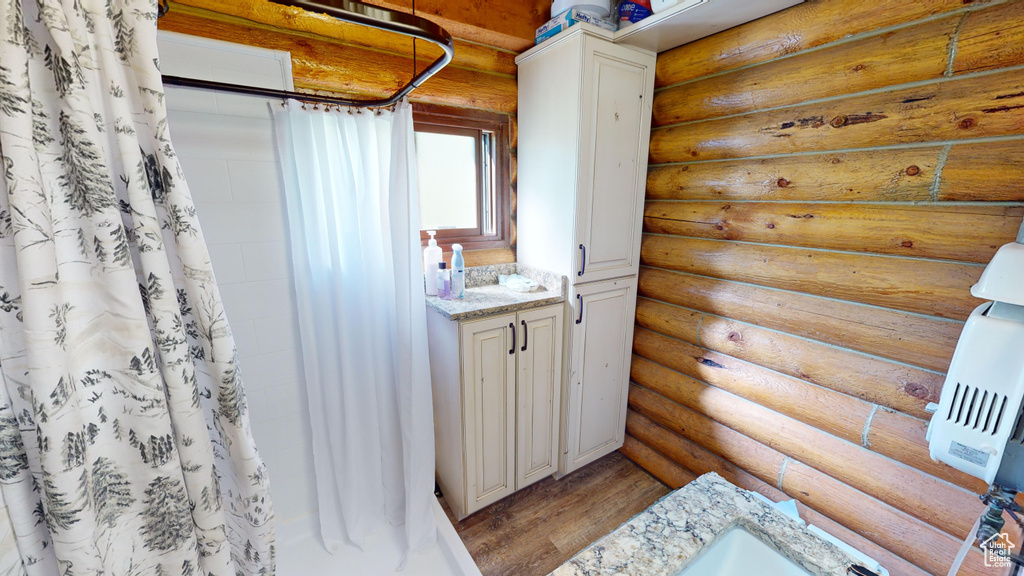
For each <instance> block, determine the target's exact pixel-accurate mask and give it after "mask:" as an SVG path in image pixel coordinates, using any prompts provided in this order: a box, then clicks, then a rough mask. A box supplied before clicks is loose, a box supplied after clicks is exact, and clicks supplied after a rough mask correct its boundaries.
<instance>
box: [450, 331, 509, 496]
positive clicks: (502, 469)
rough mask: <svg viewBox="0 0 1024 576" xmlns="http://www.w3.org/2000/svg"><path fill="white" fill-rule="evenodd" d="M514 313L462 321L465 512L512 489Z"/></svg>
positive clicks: (505, 494)
mask: <svg viewBox="0 0 1024 576" xmlns="http://www.w3.org/2000/svg"><path fill="white" fill-rule="evenodd" d="M516 330H517V327H516V316H515V314H507V315H504V316H498V317H497V318H488V319H485V320H479V321H475V322H466V323H464V324H462V378H463V386H462V389H463V394H464V398H463V403H462V406H463V418H464V426H465V436H464V438H465V451H466V452H465V459H466V468H465V473H466V514H470V513H472V512H475V511H477V510H479V509H481V508H483V507H484V506H487V505H488V504H491V503H493V502H496V501H498V500H500V499H502V498H504V497H505V496H508V495H509V494H511V493H512V492H514V491H515V482H516V468H515V441H516V437H515V425H516V421H515V416H516V412H515V411H516V405H515V402H516V395H515V382H516V352H517V348H516V337H515V335H514V332H515V331H516Z"/></svg>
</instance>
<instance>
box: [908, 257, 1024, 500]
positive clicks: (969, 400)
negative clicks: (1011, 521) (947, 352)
mask: <svg viewBox="0 0 1024 576" xmlns="http://www.w3.org/2000/svg"><path fill="white" fill-rule="evenodd" d="M971 294H973V295H974V296H976V297H978V298H984V299H986V300H991V302H986V303H985V304H982V305H981V306H978V308H977V309H975V310H974V312H973V313H972V314H971V316H970V318H968V319H967V323H966V324H965V325H964V329H963V332H962V333H961V334H960V341H959V342H958V343H957V347H956V352H954V354H953V361H952V363H951V364H950V366H949V371H948V373H947V375H946V382H945V385H943V387H942V396H941V398H940V401H939V405H938V408H937V410H936V411H935V414H934V415H933V416H932V419H931V423H930V424H929V426H928V441H929V447H930V451H931V456H932V459H934V460H939V461H941V462H945V463H946V464H949V465H950V466H952V467H954V468H956V469H957V470H960V471H962V472H966V473H967V474H970V475H972V476H976V477H978V478H981V479H982V480H984V481H985V482H987V483H989V484H993V483H997V484H1000V485H1002V486H1005V487H1008V488H1012V489H1014V490H1021V489H1024V468H1022V465H1024V462H1022V461H1021V459H1022V455H1021V452H1024V419H1022V416H1024V412H1022V405H1024V244H1016V243H1014V244H1007V245H1006V246H1003V247H1002V248H1000V249H999V251H998V252H997V253H996V255H995V257H993V258H992V262H991V263H989V265H988V267H987V268H985V272H984V273H982V276H981V280H979V282H978V283H977V284H975V285H974V287H973V288H971Z"/></svg>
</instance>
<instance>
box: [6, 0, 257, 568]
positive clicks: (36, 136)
mask: <svg viewBox="0 0 1024 576" xmlns="http://www.w3.org/2000/svg"><path fill="white" fill-rule="evenodd" d="M159 74H160V73H159V70H158V59H157V51H156V2H155V0H63V1H60V0H0V171H2V174H3V178H0V372H2V381H0V384H2V385H0V489H2V496H3V501H4V502H5V503H6V505H7V515H9V518H10V528H11V529H12V530H13V534H14V538H13V539H11V538H3V539H0V569H4V570H10V571H11V572H12V573H27V574H30V575H36V574H38V575H46V576H53V575H55V574H60V575H64V576H80V575H99V574H104V575H108V574H109V575H113V576H117V575H124V576H129V575H137V576H142V575H157V576H159V575H172V574H173V575H182V576H192V575H196V576H199V575H202V576H208V575H209V576H236V575H270V574H273V573H274V545H273V509H272V506H271V503H270V499H269V486H268V481H267V474H266V468H265V466H264V464H263V463H262V461H261V460H260V457H259V454H258V452H257V451H256V447H255V444H254V441H253V438H252V433H251V429H250V428H249V424H248V415H247V409H246V402H245V394H244V391H243V388H242V382H241V377H240V373H239V369H238V364H237V354H236V352H235V347H234V341H233V339H232V336H231V330H230V328H229V326H228V322H227V318H226V317H225V314H224V309H223V306H222V303H221V299H220V295H219V292H218V290H217V286H216V283H215V281H214V277H213V269H212V266H211V264H210V259H209V254H208V251H207V248H206V244H205V242H204V240H203V236H202V232H201V231H200V228H199V221H198V219H197V217H196V211H195V207H194V205H193V203H192V200H191V196H190V194H189V192H188V188H187V186H186V184H185V181H184V178H183V176H182V171H181V167H180V165H179V163H178V160H177V158H176V157H175V154H174V150H173V147H172V146H171V141H170V135H169V131H168V126H167V114H166V109H165V106H164V100H163V97H164V96H163V88H162V84H161V80H160V75H159ZM3 518H4V515H0V520H2V519H3ZM6 528H7V527H6V526H5V527H3V528H0V534H7V533H9V532H10V530H7V529H6ZM12 540H13V542H12ZM11 543H13V544H16V546H11V545H10V544H11ZM4 547H6V550H4ZM4 552H7V554H6V555H5V554H4ZM15 554H16V555H17V556H18V557H19V558H20V562H18V561H12V558H11V556H12V555H15Z"/></svg>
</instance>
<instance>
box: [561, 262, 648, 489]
mask: <svg viewBox="0 0 1024 576" xmlns="http://www.w3.org/2000/svg"><path fill="white" fill-rule="evenodd" d="M635 308H636V278H620V279H618V280H609V281H605V282H596V283H593V284H584V285H581V286H577V287H575V289H574V291H573V313H574V316H573V318H571V319H570V320H569V321H570V322H573V326H572V352H571V354H572V359H571V362H570V368H569V382H568V387H567V390H568V393H569V398H568V402H567V411H566V412H567V415H566V419H567V430H566V446H565V452H564V456H565V460H564V466H563V467H562V469H560V470H559V472H560V473H562V474H568V473H569V472H572V471H573V470H576V469H578V468H580V467H582V466H584V465H586V464H589V463H590V462H593V461H594V460H596V459H598V458H600V457H601V456H604V455H605V454H608V453H610V452H612V451H614V450H618V449H619V448H621V447H622V442H623V440H624V438H625V431H626V396H627V393H628V392H629V366H630V359H631V357H632V354H631V351H632V347H633V316H634V311H635Z"/></svg>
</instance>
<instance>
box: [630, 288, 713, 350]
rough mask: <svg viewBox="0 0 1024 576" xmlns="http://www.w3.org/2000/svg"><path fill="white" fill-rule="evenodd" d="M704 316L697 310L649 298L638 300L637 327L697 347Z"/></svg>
mask: <svg viewBox="0 0 1024 576" xmlns="http://www.w3.org/2000/svg"><path fill="white" fill-rule="evenodd" d="M703 320H704V314H703V313H702V312H698V311H696V310H691V309H688V308H681V307H679V306H673V305H671V304H665V303H664V302H659V301H658V300H651V299H649V298H637V301H636V325H637V326H641V327H643V328H647V329H648V330H653V331H655V332H660V333H662V334H666V335H668V336H671V337H673V338H678V339H680V340H682V341H684V342H689V343H690V344H693V345H695V346H697V345H700V339H699V337H698V336H697V333H698V331H699V330H700V324H701V322H702V321H703Z"/></svg>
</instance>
